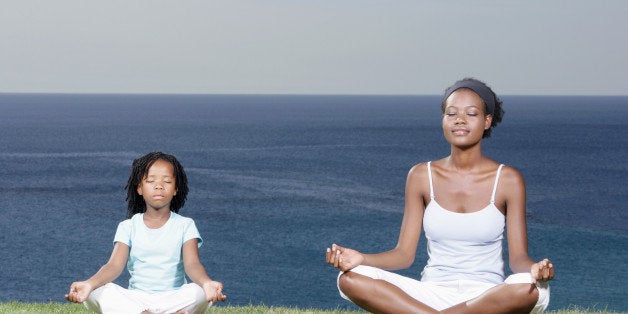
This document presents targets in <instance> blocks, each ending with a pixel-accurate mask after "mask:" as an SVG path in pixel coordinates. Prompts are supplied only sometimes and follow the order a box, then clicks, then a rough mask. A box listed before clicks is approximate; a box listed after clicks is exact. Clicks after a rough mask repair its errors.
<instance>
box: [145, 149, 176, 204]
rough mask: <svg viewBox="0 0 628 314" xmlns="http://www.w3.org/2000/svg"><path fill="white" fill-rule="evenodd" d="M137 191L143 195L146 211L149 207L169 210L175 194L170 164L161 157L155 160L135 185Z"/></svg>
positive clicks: (172, 171)
mask: <svg viewBox="0 0 628 314" xmlns="http://www.w3.org/2000/svg"><path fill="white" fill-rule="evenodd" d="M137 193H138V194H139V195H142V196H143V197H144V201H145V202H146V210H147V211H148V210H149V209H151V208H152V209H154V210H159V209H162V208H165V209H166V210H168V211H170V202H172V198H173V197H174V196H175V195H177V188H176V182H175V177H174V168H173V167H172V164H170V163H169V162H167V161H165V160H161V159H159V160H157V161H155V163H153V165H152V166H150V168H148V172H147V173H146V176H145V177H144V178H143V179H142V182H141V183H140V184H139V186H138V187H137Z"/></svg>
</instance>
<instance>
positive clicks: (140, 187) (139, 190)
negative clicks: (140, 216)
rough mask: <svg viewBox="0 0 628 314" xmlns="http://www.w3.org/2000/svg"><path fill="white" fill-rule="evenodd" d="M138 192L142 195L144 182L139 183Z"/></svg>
mask: <svg viewBox="0 0 628 314" xmlns="http://www.w3.org/2000/svg"><path fill="white" fill-rule="evenodd" d="M137 194H139V195H142V183H140V184H138V185H137Z"/></svg>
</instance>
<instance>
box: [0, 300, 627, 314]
mask: <svg viewBox="0 0 628 314" xmlns="http://www.w3.org/2000/svg"><path fill="white" fill-rule="evenodd" d="M5 313H6V314H9V313H10V314H13V313H46V314H48V313H63V314H77V313H91V312H88V311H87V310H86V309H85V307H83V305H82V304H73V303H69V302H68V303H56V302H52V303H20V302H6V303H2V302H0V314H5ZM207 313H208V314H219V313H229V314H249V313H270V314H318V313H325V314H356V313H364V312H356V311H348V310H340V309H339V310H318V309H299V308H290V307H274V306H266V305H249V306H223V305H218V306H213V307H211V308H210V309H209V311H207ZM546 313H548V314H615V313H618V312H609V311H606V310H598V309H583V308H580V307H577V306H573V307H570V308H568V309H566V310H558V311H549V312H546Z"/></svg>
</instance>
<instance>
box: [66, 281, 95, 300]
mask: <svg viewBox="0 0 628 314" xmlns="http://www.w3.org/2000/svg"><path fill="white" fill-rule="evenodd" d="M92 290H93V288H92V285H91V284H90V283H88V282H87V281H77V282H73V283H72V285H71V286H70V293H68V294H66V295H65V298H66V299H67V300H68V301H70V302H74V303H81V302H84V301H85V300H87V297H88V296H89V294H90V293H91V292H92Z"/></svg>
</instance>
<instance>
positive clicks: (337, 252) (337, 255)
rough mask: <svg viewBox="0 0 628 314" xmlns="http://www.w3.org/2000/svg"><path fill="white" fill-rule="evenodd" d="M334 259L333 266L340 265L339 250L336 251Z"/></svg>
mask: <svg viewBox="0 0 628 314" xmlns="http://www.w3.org/2000/svg"><path fill="white" fill-rule="evenodd" d="M334 255H336V256H335V257H336V258H335V259H334V267H336V268H338V267H339V266H340V251H336V254H334Z"/></svg>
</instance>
